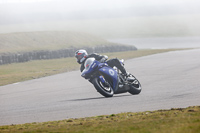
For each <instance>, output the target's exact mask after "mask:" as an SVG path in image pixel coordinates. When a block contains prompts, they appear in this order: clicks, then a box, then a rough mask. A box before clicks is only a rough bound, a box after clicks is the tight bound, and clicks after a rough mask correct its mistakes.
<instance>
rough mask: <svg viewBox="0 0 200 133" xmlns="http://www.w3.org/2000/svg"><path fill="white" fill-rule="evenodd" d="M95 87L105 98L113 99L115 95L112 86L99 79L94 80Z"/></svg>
mask: <svg viewBox="0 0 200 133" xmlns="http://www.w3.org/2000/svg"><path fill="white" fill-rule="evenodd" d="M93 85H94V87H95V88H96V90H97V91H98V92H99V93H100V94H101V95H103V96H105V97H112V96H113V94H114V91H113V89H112V88H111V87H110V85H109V84H108V85H105V83H102V81H101V80H100V79H99V78H94V80H93Z"/></svg>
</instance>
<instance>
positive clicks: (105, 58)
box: [100, 55, 108, 63]
mask: <svg viewBox="0 0 200 133" xmlns="http://www.w3.org/2000/svg"><path fill="white" fill-rule="evenodd" d="M107 59H108V56H106V55H104V56H103V58H102V59H101V60H100V62H101V63H103V62H105V61H106V60H107Z"/></svg>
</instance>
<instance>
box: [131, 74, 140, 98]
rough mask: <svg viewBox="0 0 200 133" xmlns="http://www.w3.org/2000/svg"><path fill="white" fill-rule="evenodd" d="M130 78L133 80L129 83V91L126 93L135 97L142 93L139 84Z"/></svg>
mask: <svg viewBox="0 0 200 133" xmlns="http://www.w3.org/2000/svg"><path fill="white" fill-rule="evenodd" d="M130 77H133V78H134V80H133V81H132V82H131V83H130V85H129V87H130V90H129V91H128V92H129V93H131V94H132V95H137V94H139V93H140V92H141V91H142V86H141V84H140V82H139V81H138V80H137V79H136V78H135V77H134V76H133V75H130Z"/></svg>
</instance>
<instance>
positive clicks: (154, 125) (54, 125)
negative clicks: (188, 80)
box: [0, 106, 200, 133]
mask: <svg viewBox="0 0 200 133" xmlns="http://www.w3.org/2000/svg"><path fill="white" fill-rule="evenodd" d="M0 132H2V133H3V132H15V133H18V132H26V133H35V132H68V133H75V132H79V133H94V132H95V133H100V132H105V133H116V132H123V133H125V132H126V133H133V132H134V133H199V132H200V106H193V107H188V108H176V109H175V108H173V109H170V110H158V111H146V112H139V113H131V112H128V113H120V114H112V115H102V116H96V117H88V118H80V119H67V120H62V121H50V122H43V123H36V122H34V123H26V124H20V125H9V126H0Z"/></svg>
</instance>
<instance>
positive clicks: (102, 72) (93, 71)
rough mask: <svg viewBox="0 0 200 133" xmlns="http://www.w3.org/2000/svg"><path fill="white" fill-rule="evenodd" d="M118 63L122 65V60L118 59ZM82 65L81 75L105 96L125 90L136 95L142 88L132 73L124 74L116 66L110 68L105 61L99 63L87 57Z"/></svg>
mask: <svg viewBox="0 0 200 133" xmlns="http://www.w3.org/2000/svg"><path fill="white" fill-rule="evenodd" d="M120 63H121V64H122V65H124V61H123V60H120ZM84 66H85V69H84V70H83V72H82V74H81V76H82V77H84V78H85V79H88V80H89V81H90V82H91V83H92V84H93V85H94V87H95V88H96V90H97V91H98V92H99V93H100V94H102V95H103V96H105V97H112V96H113V95H114V94H120V93H125V92H129V93H131V94H133V95H136V94H139V93H140V92H141V90H142V87H141V84H140V82H139V81H138V80H137V79H136V78H135V77H134V76H133V75H132V74H128V76H124V75H123V74H122V73H120V71H119V70H118V69H117V68H116V67H114V68H112V67H110V66H108V64H107V63H106V62H103V63H101V62H99V61H97V60H95V58H88V59H87V60H86V61H85V64H84Z"/></svg>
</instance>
